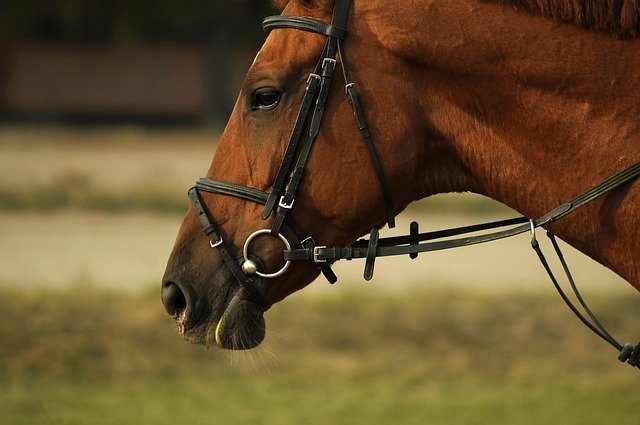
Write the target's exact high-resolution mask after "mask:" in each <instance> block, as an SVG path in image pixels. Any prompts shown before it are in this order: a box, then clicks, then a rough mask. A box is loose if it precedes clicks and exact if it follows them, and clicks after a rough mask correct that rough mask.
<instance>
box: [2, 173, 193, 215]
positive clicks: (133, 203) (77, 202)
mask: <svg viewBox="0 0 640 425" xmlns="http://www.w3.org/2000/svg"><path fill="white" fill-rule="evenodd" d="M181 192H182V193H180V194H178V193H176V191H175V190H172V189H169V188H163V187H155V186H150V185H141V186H139V187H136V188H133V189H131V190H119V191H108V190H105V189H103V188H100V187H97V186H96V185H95V184H93V183H92V181H91V180H90V179H88V178H81V179H75V180H74V179H71V180H63V179H60V180H58V181H54V182H53V183H51V184H45V185H36V186H32V187H29V188H28V189H14V188H8V187H4V188H3V187H0V210H7V211H36V212H48V211H54V210H60V209H76V210H80V211H103V212H114V213H116V212H128V211H149V212H153V213H156V214H157V213H159V214H184V212H185V211H186V209H187V206H188V204H189V203H188V200H187V196H186V193H187V189H186V188H185V189H184V190H183V191H181Z"/></svg>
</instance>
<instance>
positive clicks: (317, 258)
mask: <svg viewBox="0 0 640 425" xmlns="http://www.w3.org/2000/svg"><path fill="white" fill-rule="evenodd" d="M322 248H326V245H318V246H314V247H313V262H314V263H326V262H327V260H322V259H320V249H322Z"/></svg>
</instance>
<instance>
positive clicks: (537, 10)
mask: <svg viewBox="0 0 640 425" xmlns="http://www.w3.org/2000/svg"><path fill="white" fill-rule="evenodd" d="M485 1H490V2H500V3H509V4H511V5H512V6H513V7H514V8H515V9H522V10H525V11H527V12H529V13H531V14H533V15H540V16H544V17H547V18H550V19H553V20H555V21H558V22H564V23H567V24H573V25H576V26H578V27H580V28H583V29H587V30H592V31H597V32H600V33H603V34H607V35H611V36H615V37H619V38H637V37H638V35H639V34H640V0H485Z"/></svg>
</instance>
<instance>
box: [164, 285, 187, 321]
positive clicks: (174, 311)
mask: <svg viewBox="0 0 640 425" xmlns="http://www.w3.org/2000/svg"><path fill="white" fill-rule="evenodd" d="M162 304H163V305H164V309H165V310H166V311H167V313H169V315H171V316H172V317H178V316H180V315H182V313H183V312H184V311H185V310H186V309H187V298H186V296H185V294H184V292H183V291H182V289H180V287H179V286H178V285H176V284H175V283H173V282H165V283H164V284H163V285H162Z"/></svg>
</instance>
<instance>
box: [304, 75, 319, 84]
mask: <svg viewBox="0 0 640 425" xmlns="http://www.w3.org/2000/svg"><path fill="white" fill-rule="evenodd" d="M311 80H316V81H320V76H319V75H318V74H314V73H313V72H312V73H311V74H309V77H308V78H307V84H308V83H310V82H311Z"/></svg>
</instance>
